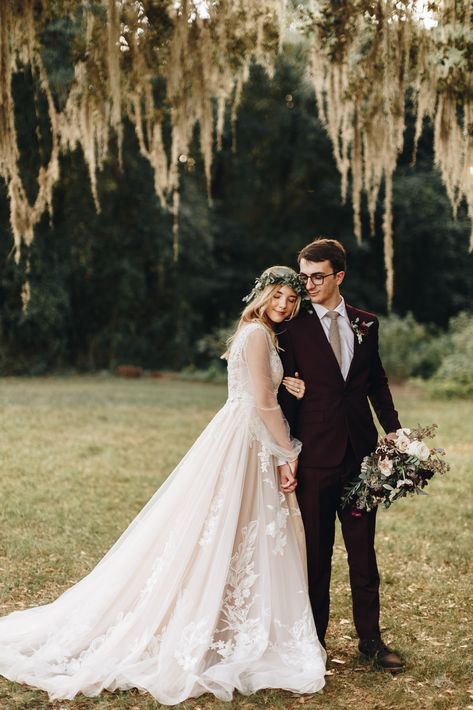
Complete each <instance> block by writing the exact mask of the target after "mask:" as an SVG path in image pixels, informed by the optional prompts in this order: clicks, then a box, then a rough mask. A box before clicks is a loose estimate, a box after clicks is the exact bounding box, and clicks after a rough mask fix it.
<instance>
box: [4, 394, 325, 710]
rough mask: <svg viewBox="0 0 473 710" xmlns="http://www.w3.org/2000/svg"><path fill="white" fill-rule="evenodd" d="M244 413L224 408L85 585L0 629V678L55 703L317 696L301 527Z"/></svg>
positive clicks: (321, 655) (319, 669)
mask: <svg viewBox="0 0 473 710" xmlns="http://www.w3.org/2000/svg"><path fill="white" fill-rule="evenodd" d="M249 421H250V415H249V412H248V408H247V405H245V404H243V403H232V402H227V404H226V405H225V406H224V407H223V408H222V409H221V410H220V411H219V412H218V413H217V415H216V416H215V417H214V419H213V420H212V421H211V422H210V424H209V425H208V426H207V427H206V429H205V430H204V431H203V433H202V434H201V435H200V437H199V438H198V439H197V441H196V442H195V444H194V445H193V446H192V448H191V449H190V450H189V451H188V453H187V454H186V456H185V457H184V458H183V459H182V461H181V462H180V463H179V465H178V466H177V468H176V469H175V470H174V471H173V473H172V474H171V475H170V476H169V477H168V479H167V480H166V482H165V483H164V484H163V485H162V486H161V487H160V488H159V490H158V491H157V492H156V493H155V495H154V496H153V497H152V498H151V500H150V501H149V502H148V504H147V505H146V506H145V507H144V508H143V510H142V511H141V512H140V513H139V514H138V516H137V517H136V518H135V520H134V521H133V522H132V523H131V524H130V526H129V527H128V528H127V530H125V532H124V533H123V534H122V536H121V537H120V538H119V540H118V541H117V542H116V543H115V545H114V546H113V547H112V548H111V549H110V550H109V552H108V553H107V554H106V555H105V556H104V557H103V559H102V560H101V561H100V562H99V563H98V564H97V566H96V567H95V568H94V569H93V570H92V571H91V572H90V574H88V575H87V576H86V577H85V578H84V579H82V580H81V581H80V582H78V583H77V584H75V585H74V586H73V587H71V588H70V589H68V590H67V591H66V592H65V593H64V594H62V595H61V596H60V597H59V598H58V599H56V601H54V602H52V603H51V604H46V605H44V606H39V607H35V608H32V609H26V610H23V611H16V612H13V613H12V614H9V615H8V616H6V617H4V618H2V619H0V674H1V675H3V676H5V677H6V678H9V679H10V680H13V681H17V682H20V683H26V684H28V685H31V686H35V687H37V688H41V689H43V690H45V691H47V692H48V693H49V696H50V698H51V699H59V698H64V699H71V698H73V697H74V696H75V695H76V694H77V693H83V694H84V695H88V696H94V695H97V694H99V693H100V692H101V691H102V690H104V689H107V690H109V691H113V690H116V689H122V690H124V689H129V688H138V689H140V690H143V691H147V692H148V693H150V694H151V695H152V696H154V697H155V698H156V699H157V700H158V701H159V702H160V703H163V704H176V703H179V702H182V701H183V700H185V699H186V698H192V697H197V696H199V695H201V694H202V693H206V692H210V693H213V694H214V695H215V696H216V697H217V698H219V699H222V700H230V699H231V698H232V693H233V691H234V690H238V691H239V692H240V693H243V694H249V693H253V692H255V691H257V690H259V689H261V688H281V689H286V690H289V691H294V692H298V693H313V692H315V691H318V690H320V689H321V688H322V687H323V685H324V673H325V652H324V650H323V648H322V647H321V645H320V644H319V642H318V639H317V635H316V630H315V626H314V621H313V617H312V614H311V609H310V604H309V598H308V592H307V580H306V571H305V550H304V534H303V528H302V521H301V517H300V513H299V509H298V506H297V502H296V499H295V496H294V494H291V495H289V496H285V495H283V494H282V493H281V492H280V491H279V489H278V482H277V472H276V468H275V461H274V458H273V456H271V455H270V454H269V452H268V450H267V448H266V447H265V445H264V442H262V441H259V440H257V439H255V437H254V434H253V433H252V431H251V427H250V426H249V424H248V423H249Z"/></svg>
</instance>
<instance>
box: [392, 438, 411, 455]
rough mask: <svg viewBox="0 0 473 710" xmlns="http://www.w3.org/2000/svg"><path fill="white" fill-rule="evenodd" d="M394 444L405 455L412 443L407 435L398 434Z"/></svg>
mask: <svg viewBox="0 0 473 710" xmlns="http://www.w3.org/2000/svg"><path fill="white" fill-rule="evenodd" d="M394 443H395V445H396V448H397V450H398V451H400V452H401V454H403V453H405V452H406V451H407V447H408V446H409V444H410V443H411V442H410V439H409V438H408V437H407V436H406V435H405V434H398V435H397V437H396V440H395V442H394Z"/></svg>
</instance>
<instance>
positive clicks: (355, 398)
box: [278, 239, 404, 672]
mask: <svg viewBox="0 0 473 710" xmlns="http://www.w3.org/2000/svg"><path fill="white" fill-rule="evenodd" d="M298 261H299V265H300V276H301V280H302V281H303V283H304V284H305V285H306V289H307V293H308V295H309V298H310V300H311V302H312V308H311V310H310V312H309V313H307V314H301V315H300V316H299V317H298V318H295V319H294V320H292V321H289V322H287V323H285V324H284V325H283V327H282V328H281V330H280V332H279V333H278V340H279V345H280V347H281V348H282V350H281V351H280V356H281V359H282V361H283V365H284V372H285V375H290V376H293V375H294V373H295V372H298V373H299V374H300V376H301V378H302V379H303V380H304V381H305V385H306V391H305V396H304V398H303V399H302V400H297V399H296V398H295V397H293V396H292V395H290V394H288V393H287V391H286V390H285V388H284V387H282V388H281V390H280V392H279V400H280V404H281V407H282V409H283V412H284V414H285V416H286V418H287V420H288V422H289V425H290V428H291V433H292V434H293V435H294V436H296V437H297V438H298V439H300V440H301V441H302V444H303V447H302V453H301V458H300V464H299V470H298V474H297V479H298V487H297V498H298V501H299V506H300V509H301V514H302V519H303V522H304V528H305V533H306V540H307V564H308V573H309V595H310V600H311V604H312V610H313V613H314V618H315V624H316V627H317V633H318V636H319V640H320V642H321V643H322V644H323V645H324V646H325V632H326V630H327V625H328V619H329V603H330V573H331V562H332V549H333V543H334V535H335V517H336V515H338V517H339V519H340V522H341V527H342V534H343V539H344V542H345V547H346V550H347V554H348V565H349V571H350V585H351V594H352V603H353V617H354V621H355V627H356V631H357V633H358V636H359V638H360V641H359V650H360V652H361V653H362V654H363V655H364V656H366V657H368V658H370V659H373V660H375V661H376V662H377V663H378V664H379V665H380V666H381V667H382V668H384V669H385V670H389V671H391V672H396V671H399V670H401V669H402V668H403V666H404V664H403V661H402V660H401V658H400V657H399V656H398V655H397V654H396V653H394V652H393V651H391V650H390V649H389V648H387V646H386V645H385V644H384V643H383V642H382V640H381V634H380V627H379V575H378V568H377V565H376V553H375V549H374V537H375V522H376V510H373V511H371V512H370V513H364V514H363V515H362V516H361V517H353V516H352V514H351V509H350V507H347V508H342V507H341V504H340V499H341V496H342V493H343V490H344V488H345V486H346V484H347V483H349V482H350V481H351V480H352V479H353V478H355V477H356V476H357V475H358V473H359V471H360V464H361V461H362V459H363V457H364V456H366V455H368V454H370V453H371V452H372V451H374V449H375V448H376V444H377V438H378V437H377V431H376V427H375V425H374V422H373V417H372V415H371V411H370V406H369V401H370V402H371V404H372V406H373V409H374V411H375V412H376V416H377V418H378V420H379V421H380V423H381V425H382V427H383V428H384V430H385V431H386V433H388V432H394V431H395V430H396V429H398V428H400V423H399V419H398V415H397V412H396V410H395V408H394V403H393V399H392V396H391V392H390V391H389V386H388V381H387V378H386V374H385V372H384V369H383V366H382V364H381V360H380V357H379V353H378V320H377V318H376V316H374V315H373V314H371V313H366V312H365V311H360V310H359V309H357V308H353V307H352V306H349V305H347V304H345V301H344V299H343V297H342V296H341V295H340V290H339V288H340V285H341V283H342V281H343V279H344V276H345V268H346V266H345V249H344V247H343V246H342V245H341V244H340V242H338V241H336V240H335V239H316V240H315V241H313V242H312V243H311V244H308V245H307V246H305V247H304V248H303V249H302V251H301V252H300V254H299V257H298ZM368 400H369V401H368Z"/></svg>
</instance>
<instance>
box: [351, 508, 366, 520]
mask: <svg viewBox="0 0 473 710" xmlns="http://www.w3.org/2000/svg"><path fill="white" fill-rule="evenodd" d="M351 514H352V517H353V518H361V516H362V515H363V511H362V510H360V509H359V508H357V507H356V505H354V506H352V509H351Z"/></svg>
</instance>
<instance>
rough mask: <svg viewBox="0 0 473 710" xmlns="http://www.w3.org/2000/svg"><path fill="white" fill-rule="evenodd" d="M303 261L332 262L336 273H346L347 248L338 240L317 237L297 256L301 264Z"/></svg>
mask: <svg viewBox="0 0 473 710" xmlns="http://www.w3.org/2000/svg"><path fill="white" fill-rule="evenodd" d="M301 259H306V260H307V261H330V263H331V264H332V269H333V270H334V271H346V268H347V262H346V251H345V247H344V246H343V244H340V242H338V241H337V240H336V239H325V238H324V237H317V239H314V241H313V242H311V243H310V244H307V246H305V247H304V248H303V249H301V250H300V252H299V254H298V256H297V261H298V262H299V264H300V263H301Z"/></svg>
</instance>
